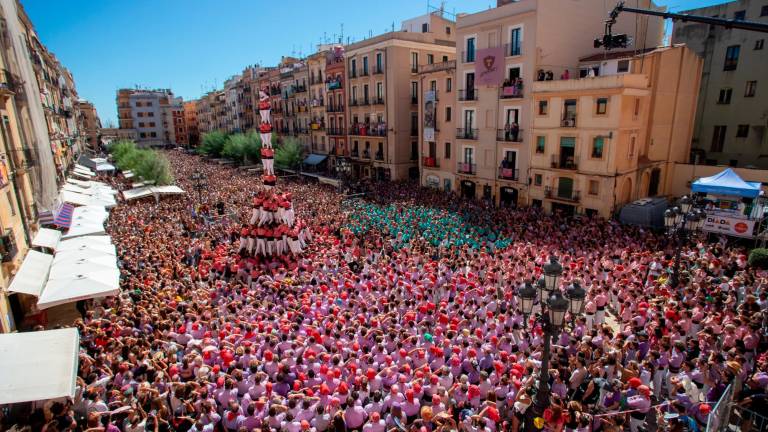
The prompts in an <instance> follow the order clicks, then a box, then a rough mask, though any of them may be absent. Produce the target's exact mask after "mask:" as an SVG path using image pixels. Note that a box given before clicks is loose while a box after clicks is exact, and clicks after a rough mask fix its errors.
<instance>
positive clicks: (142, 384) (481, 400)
mask: <svg viewBox="0 0 768 432" xmlns="http://www.w3.org/2000/svg"><path fill="white" fill-rule="evenodd" d="M168 157H169V159H170V160H171V165H172V167H173V169H174V171H175V177H176V178H177V179H178V183H179V185H180V186H181V187H182V188H184V189H187V190H191V189H192V187H191V184H189V182H188V181H187V180H186V179H188V178H189V177H190V175H191V174H192V172H194V171H197V170H199V171H201V172H203V173H204V174H205V175H206V176H207V177H208V185H209V188H208V189H207V190H206V191H205V193H204V194H203V203H198V202H197V196H195V195H194V194H189V195H186V196H183V197H178V198H170V199H163V200H161V201H159V202H155V201H154V200H152V199H149V200H143V201H138V202H131V203H127V204H123V205H120V206H118V207H117V208H116V209H115V210H113V212H112V215H111V217H110V220H109V228H108V230H109V233H110V235H112V237H113V240H114V242H115V244H116V245H117V249H118V255H119V263H120V267H121V271H122V294H121V295H120V296H118V297H114V298H107V299H103V300H99V301H96V302H94V303H93V304H92V306H91V307H90V308H89V310H88V311H87V312H86V314H85V317H84V318H83V319H82V320H78V321H77V322H76V323H75V325H76V326H77V327H78V329H79V330H80V335H81V347H82V351H81V355H80V362H79V370H78V381H77V394H76V397H75V398H74V399H73V400H67V401H51V402H49V403H47V404H46V405H45V407H44V410H43V411H42V413H38V414H36V415H34V416H32V417H30V420H29V422H30V425H31V426H32V428H33V430H38V429H40V428H42V429H43V430H44V431H45V432H63V431H72V430H88V431H91V432H98V431H106V432H118V431H122V432H141V431H149V432H167V431H181V432H213V431H219V432H251V431H255V430H257V431H262V432H267V431H281V432H307V431H311V432H325V431H357V432H359V431H362V432H385V431H391V430H400V431H419V432H421V431H425V432H433V431H453V430H461V431H467V432H496V431H520V430H524V425H525V424H526V416H527V415H529V414H530V412H529V410H533V409H534V408H533V403H534V401H535V399H536V396H537V395H536V392H537V389H538V383H537V374H538V371H539V368H540V365H541V356H542V346H543V336H542V328H541V324H540V322H539V320H537V319H536V317H535V316H523V315H522V314H521V312H520V309H519V305H518V300H517V298H516V295H515V294H516V291H517V290H518V289H519V288H520V286H522V285H523V284H524V283H525V282H526V281H531V280H536V279H538V278H539V277H540V276H541V273H542V267H543V265H544V264H546V263H547V262H548V261H549V260H550V259H551V258H556V259H558V260H559V262H560V263H561V264H562V266H563V268H564V272H563V275H562V277H561V281H560V284H561V286H562V287H563V288H565V287H567V286H569V285H571V284H572V283H574V282H579V283H580V284H581V285H582V286H583V287H584V288H585V289H587V291H588V296H587V301H586V305H585V307H584V313H583V314H579V315H577V316H574V317H570V316H569V317H568V319H567V320H566V321H567V322H568V324H567V325H566V326H565V327H564V328H563V329H562V331H560V332H559V334H557V335H556V337H555V338H554V340H553V350H552V358H551V359H550V363H549V376H550V388H551V396H550V398H549V401H548V406H547V408H546V409H545V410H544V412H543V413H541V414H538V415H537V416H536V418H534V419H533V422H532V424H533V430H544V431H571V432H573V431H598V430H599V431H621V430H631V431H633V432H635V431H638V430H643V429H644V428H648V429H651V428H654V427H659V428H663V429H669V430H697V429H700V428H702V427H703V426H704V425H705V423H706V422H707V417H708V414H709V413H710V411H711V410H712V407H713V406H714V404H715V402H716V401H718V399H719V398H720V397H721V396H722V395H723V394H724V392H725V391H726V388H728V386H738V388H737V390H736V393H735V396H734V397H735V399H736V400H737V402H738V403H739V404H740V405H741V406H742V407H744V408H745V409H747V410H749V411H746V410H745V411H744V412H746V413H748V412H754V413H763V414H764V413H766V412H768V405H767V404H766V399H765V395H766V390H767V389H768V359H767V358H766V355H765V352H766V350H765V346H766V337H765V332H764V328H765V327H764V325H765V320H764V317H765V312H766V308H768V300H767V299H766V293H767V290H768V275H766V273H765V272H760V271H757V270H755V269H752V268H750V267H749V266H748V265H747V263H746V257H745V256H744V251H743V250H741V249H739V248H738V247H734V246H727V245H724V244H723V243H720V242H713V243H710V242H707V241H706V240H705V239H704V238H701V239H698V240H694V241H692V242H691V243H690V244H689V245H686V246H685V247H684V248H683V252H682V256H681V259H682V268H683V269H684V270H683V272H682V275H681V278H680V279H681V280H680V283H679V285H678V286H671V284H670V283H669V275H670V271H671V268H672V265H673V258H672V257H673V248H674V244H672V243H671V242H670V240H669V239H668V238H666V237H665V236H663V235H660V234H658V233H654V232H651V231H649V230H644V229H640V228H636V227H629V226H623V225H621V224H619V223H617V222H614V221H606V220H602V219H591V218H585V217H581V218H564V217H558V216H548V215H545V214H543V213H542V212H541V211H540V210H538V209H535V208H524V209H517V210H510V209H494V208H492V207H487V206H485V205H484V204H482V203H477V202H468V201H461V200H459V199H457V198H456V197H454V196H451V195H447V194H444V193H442V192H436V191H430V190H424V189H419V188H416V187H413V185H397V184H387V185H386V187H380V188H376V189H375V191H374V193H372V194H370V196H369V197H367V198H363V199H358V200H345V198H344V197H343V196H341V195H339V194H337V193H336V192H335V191H334V190H333V189H331V188H329V187H328V186H323V185H318V184H306V183H302V182H300V181H294V180H279V184H278V189H279V190H281V191H283V192H290V193H291V194H292V196H293V203H294V208H295V212H296V216H297V218H301V219H302V220H304V221H306V222H307V224H308V228H309V229H310V230H311V232H312V242H311V243H310V244H308V245H307V248H306V249H305V251H304V253H303V254H302V255H301V256H300V257H298V258H284V259H278V258H274V257H273V258H270V259H268V260H264V259H262V258H260V257H259V256H252V255H251V254H248V253H247V252H243V251H242V250H241V248H240V244H239V243H240V228H241V225H242V223H244V221H247V220H248V219H249V218H250V217H251V208H250V202H251V201H252V198H253V196H254V195H255V194H256V193H257V192H258V191H259V188H260V186H259V183H258V181H256V180H254V178H253V177H252V176H248V175H247V174H245V173H241V172H238V171H237V170H236V169H234V168H230V167H221V166H218V165H214V164H207V163H205V162H204V161H203V160H201V159H199V158H197V157H195V156H191V155H187V154H184V153H181V152H169V153H168ZM221 203H223V204H221ZM217 204H218V206H217ZM661 422H666V423H664V426H663V427H662V426H661V424H662V423H661Z"/></svg>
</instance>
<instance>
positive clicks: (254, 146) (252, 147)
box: [221, 132, 261, 164]
mask: <svg viewBox="0 0 768 432" xmlns="http://www.w3.org/2000/svg"><path fill="white" fill-rule="evenodd" d="M260 149H261V143H260V141H259V137H258V135H257V134H255V133H253V132H251V133H247V134H242V133H240V134H234V135H230V136H228V137H227V142H226V143H225V144H224V147H223V148H222V150H221V155H222V156H223V157H226V158H229V159H232V160H234V161H235V162H237V163H244V164H247V163H248V162H250V161H253V162H258V160H259V154H260Z"/></svg>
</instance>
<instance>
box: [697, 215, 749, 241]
mask: <svg viewBox="0 0 768 432" xmlns="http://www.w3.org/2000/svg"><path fill="white" fill-rule="evenodd" d="M702 229H703V230H704V231H707V232H712V233H717V234H725V235H731V236H736V237H747V238H753V237H754V231H755V221H753V220H748V219H738V218H732V217H727V216H718V215H712V214H708V215H707V218H706V219H705V220H704V226H703V227H702Z"/></svg>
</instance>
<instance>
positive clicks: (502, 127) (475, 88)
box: [454, 0, 663, 206]
mask: <svg viewBox="0 0 768 432" xmlns="http://www.w3.org/2000/svg"><path fill="white" fill-rule="evenodd" d="M613 6H614V4H608V3H605V2H603V1H602V0H583V1H578V2H571V1H569V2H540V1H535V0H520V1H515V2H507V1H503V0H499V2H498V4H497V7H496V8H493V9H488V10H486V11H483V12H479V13H475V14H470V15H466V14H465V15H459V16H458V17H457V22H456V44H457V57H458V61H457V66H456V78H455V81H456V83H454V84H455V86H456V91H455V93H454V94H455V103H456V109H455V111H456V112H455V115H456V116H458V117H457V121H456V125H457V130H456V135H455V139H456V147H457V148H456V150H457V155H456V159H455V171H454V172H455V174H456V183H455V186H454V187H455V189H454V190H455V191H457V192H459V193H460V194H461V195H463V196H465V197H474V198H482V199H486V200H490V201H494V202H496V203H499V202H501V201H502V193H503V194H504V203H505V204H508V205H511V206H514V205H518V204H525V203H526V202H527V201H528V199H527V196H526V190H527V186H528V183H529V182H530V181H532V179H531V177H530V173H529V167H528V160H529V159H530V154H529V148H530V143H531V139H532V138H531V137H532V135H531V122H532V112H531V107H532V104H531V95H530V93H531V92H530V89H531V88H532V87H533V85H534V83H535V82H536V81H538V80H548V79H550V80H551V79H554V78H556V77H560V76H568V75H570V74H571V73H572V72H574V70H573V68H574V67H575V66H576V65H578V62H579V59H580V58H581V57H584V56H587V55H591V54H595V53H596V52H597V51H598V50H596V49H595V48H594V47H593V45H592V39H593V38H595V37H598V36H600V35H602V34H603V31H604V21H605V19H606V17H607V15H608V12H609V11H610V9H611V8H613ZM633 6H634V5H633ZM637 6H639V7H646V8H647V7H654V5H653V3H652V2H650V1H649V0H641V1H640V2H639V3H638V5H637ZM552 29H556V31H553V30H552ZM613 31H614V33H615V34H618V33H626V34H628V35H629V36H631V37H632V38H633V40H634V41H635V44H636V45H639V46H649V47H655V46H658V45H660V44H661V41H662V36H663V22H662V20H659V19H655V18H650V19H649V18H648V17H640V16H629V14H623V15H621V16H620V17H619V18H618V22H617V23H616V24H615V25H614V26H613Z"/></svg>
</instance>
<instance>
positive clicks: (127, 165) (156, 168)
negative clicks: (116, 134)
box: [109, 140, 173, 185]
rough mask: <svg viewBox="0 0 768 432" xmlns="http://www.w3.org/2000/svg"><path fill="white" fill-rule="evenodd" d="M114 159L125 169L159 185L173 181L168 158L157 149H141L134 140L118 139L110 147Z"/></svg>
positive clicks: (119, 166) (118, 165)
mask: <svg viewBox="0 0 768 432" xmlns="http://www.w3.org/2000/svg"><path fill="white" fill-rule="evenodd" d="M109 152H110V153H111V154H112V159H113V160H114V161H115V164H116V165H117V167H118V168H120V169H121V170H123V171H127V170H131V171H133V172H134V174H136V175H137V176H139V177H141V178H142V179H143V180H147V181H154V182H155V184H157V185H167V184H171V183H173V175H172V174H171V167H170V165H169V163H168V160H167V159H166V158H165V156H163V155H162V154H160V153H158V152H157V151H155V150H149V149H139V148H136V144H135V143H134V142H133V141H128V140H121V141H117V142H115V143H114V144H112V145H111V146H110V147H109Z"/></svg>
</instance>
